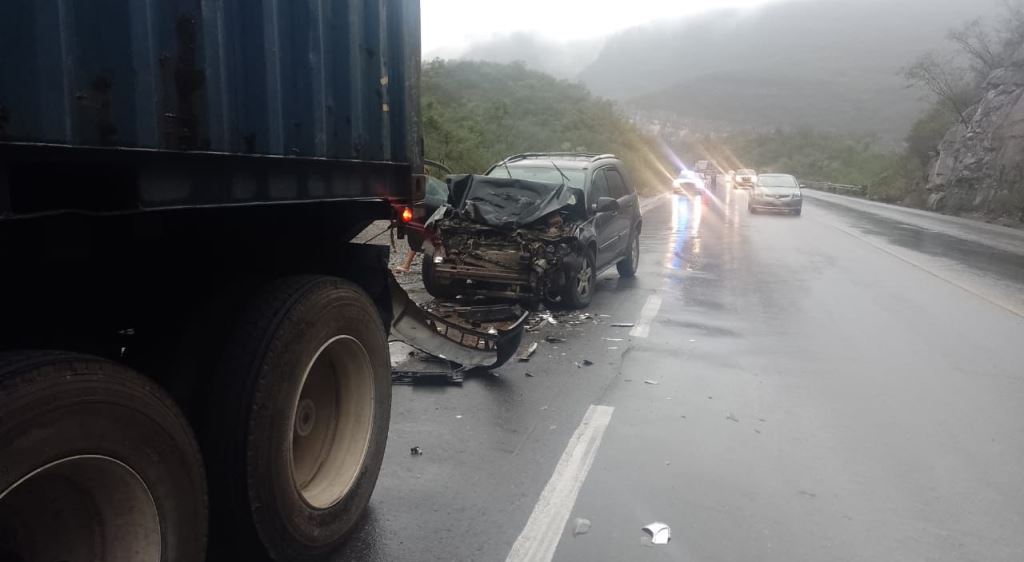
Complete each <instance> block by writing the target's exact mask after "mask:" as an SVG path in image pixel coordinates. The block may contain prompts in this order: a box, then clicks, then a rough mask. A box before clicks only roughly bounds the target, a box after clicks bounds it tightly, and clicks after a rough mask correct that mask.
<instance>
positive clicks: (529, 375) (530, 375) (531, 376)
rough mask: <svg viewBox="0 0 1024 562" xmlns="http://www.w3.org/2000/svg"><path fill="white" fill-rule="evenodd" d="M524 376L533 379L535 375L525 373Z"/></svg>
mask: <svg viewBox="0 0 1024 562" xmlns="http://www.w3.org/2000/svg"><path fill="white" fill-rule="evenodd" d="M523 374H524V375H526V376H528V377H530V378H531V379H532V378H533V373H523Z"/></svg>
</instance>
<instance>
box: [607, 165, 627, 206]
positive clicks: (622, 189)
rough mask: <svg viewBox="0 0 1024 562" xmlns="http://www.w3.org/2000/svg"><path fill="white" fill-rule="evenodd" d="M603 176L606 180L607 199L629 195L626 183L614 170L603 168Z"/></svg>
mask: <svg viewBox="0 0 1024 562" xmlns="http://www.w3.org/2000/svg"><path fill="white" fill-rule="evenodd" d="M604 173H605V176H607V178H608V193H609V194H610V195H608V197H614V198H615V199H619V198H622V197H625V196H627V195H629V189H628V188H627V187H626V181H625V180H624V179H622V174H620V173H619V171H618V170H616V169H615V168H605V169H604Z"/></svg>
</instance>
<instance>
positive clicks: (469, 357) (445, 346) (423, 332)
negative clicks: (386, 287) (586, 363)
mask: <svg viewBox="0 0 1024 562" xmlns="http://www.w3.org/2000/svg"><path fill="white" fill-rule="evenodd" d="M388 283H389V284H390V289H391V309H392V314H393V315H394V319H393V320H392V322H391V334H392V337H394V338H395V339H398V340H401V341H403V342H405V343H407V344H409V345H410V346H412V347H414V348H416V349H418V350H420V351H422V352H424V353H427V354H429V355H433V356H434V357H438V358H440V359H444V360H446V361H449V362H451V363H454V364H456V365H458V366H459V369H458V370H459V371H469V370H475V369H483V370H491V369H496V368H498V367H500V366H502V365H504V364H505V363H506V362H507V361H508V360H509V359H511V358H512V356H513V355H515V352H516V350H518V349H519V344H520V343H521V342H522V340H523V331H524V329H525V326H526V319H527V318H528V317H529V315H530V313H529V312H523V313H522V314H521V315H520V316H519V317H518V318H517V319H515V321H514V322H513V323H512V324H510V325H509V326H508V327H507V328H504V329H500V330H499V329H494V330H486V331H485V330H482V329H478V328H475V327H473V326H472V325H471V324H468V323H464V322H461V321H460V319H461V318H465V317H467V315H468V316H474V313H473V310H472V309H473V308H475V307H461V312H460V313H459V314H457V315H455V317H454V318H444V317H442V316H440V315H437V314H434V313H432V312H429V311H426V310H423V309H422V308H420V307H419V306H417V305H416V303H414V302H412V300H411V299H409V295H408V294H406V292H405V290H403V289H402V287H401V286H400V285H399V284H398V282H397V281H395V278H394V276H392V275H389V276H388ZM495 313H496V311H495V310H494V307H484V309H483V310H481V311H480V312H479V315H488V314H492V315H493V314H495Z"/></svg>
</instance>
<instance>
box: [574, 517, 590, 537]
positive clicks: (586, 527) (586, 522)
mask: <svg viewBox="0 0 1024 562" xmlns="http://www.w3.org/2000/svg"><path fill="white" fill-rule="evenodd" d="M588 531H590V519H584V518H582V517H577V518H576V521H575V523H574V524H573V528H572V536H574V537H578V536H580V535H585V534H587V532H588Z"/></svg>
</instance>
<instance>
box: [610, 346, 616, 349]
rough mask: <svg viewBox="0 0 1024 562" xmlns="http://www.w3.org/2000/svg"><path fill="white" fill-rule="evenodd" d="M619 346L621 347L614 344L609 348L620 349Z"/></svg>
mask: <svg viewBox="0 0 1024 562" xmlns="http://www.w3.org/2000/svg"><path fill="white" fill-rule="evenodd" d="M618 348H619V347H618V346H612V347H609V348H608V349H618Z"/></svg>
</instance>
